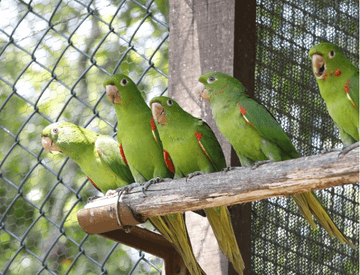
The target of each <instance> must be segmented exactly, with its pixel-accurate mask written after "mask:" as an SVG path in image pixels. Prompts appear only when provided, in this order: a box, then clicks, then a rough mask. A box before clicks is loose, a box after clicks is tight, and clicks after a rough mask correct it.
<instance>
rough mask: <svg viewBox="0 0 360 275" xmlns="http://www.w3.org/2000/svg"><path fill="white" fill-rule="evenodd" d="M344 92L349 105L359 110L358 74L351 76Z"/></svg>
mask: <svg viewBox="0 0 360 275" xmlns="http://www.w3.org/2000/svg"><path fill="white" fill-rule="evenodd" d="M345 91H346V92H347V96H348V98H349V100H350V102H351V104H352V105H353V106H354V107H355V108H356V109H357V110H359V72H356V73H355V74H353V76H352V77H350V79H349V80H348V81H347V83H346V85H345Z"/></svg>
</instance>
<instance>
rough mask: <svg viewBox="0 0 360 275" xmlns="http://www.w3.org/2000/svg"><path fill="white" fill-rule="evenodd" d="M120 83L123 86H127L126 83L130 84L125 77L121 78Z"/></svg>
mask: <svg viewBox="0 0 360 275" xmlns="http://www.w3.org/2000/svg"><path fill="white" fill-rule="evenodd" d="M120 84H121V85H122V86H126V85H127V84H128V81H127V79H126V78H123V79H122V80H121V82H120Z"/></svg>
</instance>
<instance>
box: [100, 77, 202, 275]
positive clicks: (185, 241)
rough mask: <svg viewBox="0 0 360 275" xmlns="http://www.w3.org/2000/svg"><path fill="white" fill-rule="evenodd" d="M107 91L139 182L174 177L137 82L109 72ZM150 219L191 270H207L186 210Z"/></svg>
mask: <svg viewBox="0 0 360 275" xmlns="http://www.w3.org/2000/svg"><path fill="white" fill-rule="evenodd" d="M104 87H105V88H106V92H107V95H108V97H109V99H110V101H111V102H112V103H113V105H114V108H115V111H116V114H117V119H118V128H119V131H118V141H119V144H120V145H121V147H122V149H123V154H124V156H123V157H124V158H125V159H126V161H127V163H128V164H129V167H130V170H131V172H132V174H133V176H134V178H135V180H136V182H139V183H142V182H145V181H148V180H150V179H152V178H155V177H160V178H173V173H172V172H171V171H170V170H169V169H168V167H167V165H166V163H165V161H164V156H163V154H164V152H163V148H162V143H161V140H160V138H159V134H158V132H157V129H156V128H155V124H154V121H153V118H152V114H151V110H150V108H149V107H148V105H147V104H146V102H145V100H144V99H143V97H142V96H141V94H140V91H139V90H138V88H137V87H136V85H135V83H134V82H133V81H132V80H131V79H130V78H129V77H127V76H125V75H121V74H117V75H112V76H109V77H108V78H107V79H106V80H105V82H104ZM150 221H151V222H152V223H153V225H154V226H155V227H156V228H157V229H158V230H159V231H160V232H161V233H162V234H163V236H165V237H166V238H167V239H168V240H169V241H170V242H171V243H173V244H174V246H175V247H176V249H177V251H178V252H179V253H180V255H181V256H182V258H183V260H184V263H185V265H186V267H187V268H188V270H189V271H190V272H191V274H203V271H202V269H201V267H200V266H199V265H198V263H197V261H196V259H195V256H194V255H193V251H192V248H191V245H190V241H189V238H188V235H187V231H186V227H185V222H184V218H183V215H182V214H173V215H167V216H164V217H152V218H150Z"/></svg>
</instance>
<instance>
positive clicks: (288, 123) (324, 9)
mask: <svg viewBox="0 0 360 275" xmlns="http://www.w3.org/2000/svg"><path fill="white" fill-rule="evenodd" d="M358 16H359V6H358V2H357V1H301V0H288V1H284V0H276V1H263V0H257V22H256V23H257V39H258V41H257V48H256V71H255V77H256V79H255V85H256V90H255V97H256V98H257V99H259V101H260V102H261V103H262V104H264V105H265V106H266V107H267V108H268V109H269V110H270V112H271V113H272V114H273V115H274V116H275V117H276V119H277V120H278V121H279V122H280V124H281V126H282V128H283V129H284V130H285V131H286V133H287V134H288V135H289V137H290V138H291V141H292V142H293V143H294V145H295V147H296V148H297V150H298V151H299V153H300V155H302V156H309V155H314V154H318V153H320V152H321V151H322V150H324V149H325V148H334V147H335V148H336V147H341V146H342V143H341V140H340V138H339V133H338V129H337V128H336V127H334V123H333V121H332V119H331V118H330V116H329V115H328V113H327V110H326V106H325V103H324V101H323V99H322V98H321V96H320V93H319V89H318V85H317V83H316V80H315V77H314V76H313V72H312V64H311V60H310V59H309V57H308V52H309V49H310V48H311V47H312V46H313V45H315V44H318V43H320V42H325V41H327V42H331V43H334V44H336V45H338V46H339V47H340V48H341V49H342V51H343V53H344V54H345V56H347V57H348V59H349V60H350V61H351V62H352V63H353V64H354V65H356V66H358V60H359V24H358V20H359V17H358ZM316 194H317V196H318V197H319V198H320V199H321V201H322V202H323V204H324V206H325V207H326V209H327V211H328V213H329V214H330V216H331V217H332V218H333V220H334V221H335V223H336V224H337V225H338V226H339V227H340V229H341V230H342V231H343V232H344V233H345V235H346V236H347V237H349V238H350V240H351V241H352V242H353V243H354V244H356V249H352V248H350V247H349V246H347V245H342V244H340V242H338V241H337V240H336V239H332V238H331V237H330V236H329V235H328V234H327V232H326V231H325V230H324V229H322V228H321V229H319V230H312V229H311V228H310V226H309V225H308V224H307V222H306V221H305V220H304V219H303V218H302V217H301V214H300V212H299V211H298V209H297V206H296V205H295V203H294V202H293V201H292V199H291V198H273V199H269V200H263V201H260V202H256V203H253V206H252V209H253V215H252V262H253V265H252V266H251V268H252V269H251V273H252V274H358V273H359V263H358V259H359V246H358V242H359V187H358V185H345V186H342V187H337V188H330V189H326V190H323V191H317V192H316Z"/></svg>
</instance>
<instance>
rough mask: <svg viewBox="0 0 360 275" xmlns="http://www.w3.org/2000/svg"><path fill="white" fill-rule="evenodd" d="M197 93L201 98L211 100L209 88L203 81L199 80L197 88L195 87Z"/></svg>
mask: <svg viewBox="0 0 360 275" xmlns="http://www.w3.org/2000/svg"><path fill="white" fill-rule="evenodd" d="M194 92H195V94H196V95H197V96H198V97H199V99H200V98H203V99H206V100H210V97H209V95H208V90H207V89H206V87H205V85H204V84H203V83H201V82H199V83H198V84H197V85H196V87H195V89H194Z"/></svg>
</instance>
